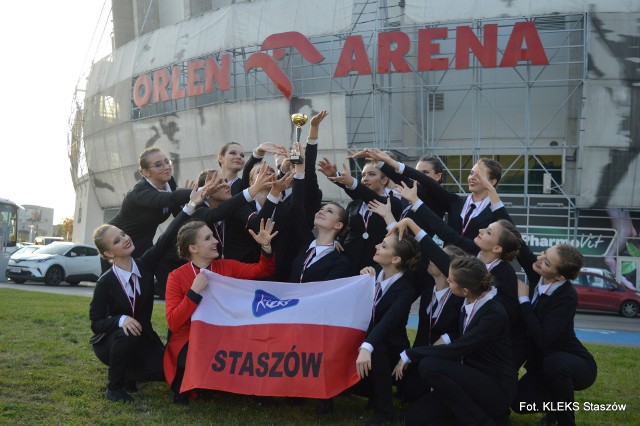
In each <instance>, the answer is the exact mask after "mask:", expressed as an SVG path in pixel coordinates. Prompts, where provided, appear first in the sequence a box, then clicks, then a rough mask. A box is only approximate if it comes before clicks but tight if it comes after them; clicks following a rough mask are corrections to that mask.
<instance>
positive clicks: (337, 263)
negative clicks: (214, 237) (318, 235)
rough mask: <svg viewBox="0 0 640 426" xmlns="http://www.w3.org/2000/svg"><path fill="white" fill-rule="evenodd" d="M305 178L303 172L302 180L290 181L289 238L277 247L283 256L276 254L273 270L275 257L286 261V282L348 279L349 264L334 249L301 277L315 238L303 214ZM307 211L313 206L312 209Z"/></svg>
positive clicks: (304, 209)
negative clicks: (309, 248) (281, 245)
mask: <svg viewBox="0 0 640 426" xmlns="http://www.w3.org/2000/svg"><path fill="white" fill-rule="evenodd" d="M307 160H308V158H307ZM313 174H315V172H313ZM307 176H308V174H307V172H305V178H304V179H294V181H293V191H292V192H291V196H290V197H289V198H291V212H292V214H291V215H290V221H289V223H288V224H287V229H288V231H289V238H288V239H287V240H285V241H284V244H285V245H286V246H287V247H286V248H285V247H279V249H280V251H281V252H282V253H283V254H282V255H278V254H277V253H276V269H277V265H278V256H280V257H283V258H286V263H288V264H289V266H290V267H289V275H288V276H287V278H286V281H289V282H292V283H299V282H303V283H307V282H314V281H326V280H332V279H336V278H344V277H347V276H349V275H348V273H349V261H348V260H347V257H346V256H345V255H344V254H342V253H340V252H339V251H337V250H334V251H332V252H331V253H329V254H326V255H324V256H323V257H321V258H320V259H318V260H317V261H316V262H314V263H313V264H311V265H310V266H309V267H308V268H307V269H306V270H305V271H304V274H303V275H302V266H303V265H304V261H305V260H306V258H307V251H308V247H309V244H311V242H312V241H313V240H314V239H315V236H314V234H313V232H312V228H313V222H311V224H309V215H308V214H307V213H306V212H307V208H308V206H307V204H306V202H305V200H306V190H307V188H308V187H309V185H308V182H306V179H307ZM312 194H313V193H312ZM311 208H315V207H314V206H313V207H311ZM309 213H310V212H309ZM314 215H315V212H314ZM311 217H313V216H311ZM279 236H280V235H277V236H276V237H279ZM287 248H288V249H287ZM291 249H295V251H294V252H292V250H291ZM274 251H275V249H274ZM300 275H302V281H300Z"/></svg>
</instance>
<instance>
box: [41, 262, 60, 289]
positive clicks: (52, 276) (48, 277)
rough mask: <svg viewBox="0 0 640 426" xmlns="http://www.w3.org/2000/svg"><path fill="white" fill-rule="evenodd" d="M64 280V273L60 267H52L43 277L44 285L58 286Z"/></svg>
mask: <svg viewBox="0 0 640 426" xmlns="http://www.w3.org/2000/svg"><path fill="white" fill-rule="evenodd" d="M63 279H64V271H63V270H62V268H61V267H59V266H57V265H54V266H52V267H51V268H49V270H48V271H47V273H46V274H45V275H44V283H45V284H46V285H59V284H60V282H62V280H63Z"/></svg>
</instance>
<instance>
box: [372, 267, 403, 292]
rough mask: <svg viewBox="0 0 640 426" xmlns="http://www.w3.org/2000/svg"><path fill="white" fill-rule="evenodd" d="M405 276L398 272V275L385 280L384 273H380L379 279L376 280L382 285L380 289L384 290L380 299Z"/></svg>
mask: <svg viewBox="0 0 640 426" xmlns="http://www.w3.org/2000/svg"><path fill="white" fill-rule="evenodd" d="M403 274H404V272H397V273H395V274H393V275H391V276H390V277H389V278H387V279H386V280H383V279H382V277H383V276H384V271H380V273H379V274H378V277H377V278H376V281H378V282H379V283H380V287H381V289H382V293H381V295H380V297H382V296H383V295H384V294H385V293H386V292H387V290H388V289H389V287H391V286H392V285H393V283H395V282H396V281H398V280H399V279H400V277H402V275H403Z"/></svg>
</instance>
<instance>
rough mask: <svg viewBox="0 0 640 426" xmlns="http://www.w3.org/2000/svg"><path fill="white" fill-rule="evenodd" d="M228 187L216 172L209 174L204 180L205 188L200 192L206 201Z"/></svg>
mask: <svg viewBox="0 0 640 426" xmlns="http://www.w3.org/2000/svg"><path fill="white" fill-rule="evenodd" d="M228 186H229V184H228V183H227V182H226V181H225V180H224V179H223V178H222V176H220V175H219V174H218V172H217V171H215V172H213V173H209V174H207V177H206V178H205V179H204V186H203V187H202V188H201V191H200V192H201V193H202V197H203V199H206V198H207V197H208V196H209V195H213V194H215V193H216V192H218V191H220V190H221V189H224V188H226V187H228Z"/></svg>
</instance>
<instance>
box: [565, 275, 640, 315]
mask: <svg viewBox="0 0 640 426" xmlns="http://www.w3.org/2000/svg"><path fill="white" fill-rule="evenodd" d="M571 283H572V284H573V286H574V288H575V289H576V291H577V292H578V309H588V310H594V311H608V312H617V313H619V314H620V315H622V316H624V317H628V318H633V317H636V316H638V312H640V292H638V291H634V290H631V289H630V288H628V287H627V286H625V285H623V284H620V283H618V282H617V281H615V280H614V279H612V278H610V277H608V276H605V275H601V274H597V273H593V272H586V271H582V272H580V275H578V278H576V279H575V280H572V281H571Z"/></svg>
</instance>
